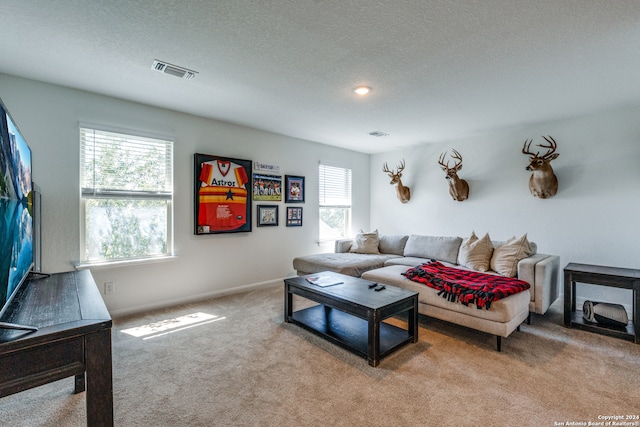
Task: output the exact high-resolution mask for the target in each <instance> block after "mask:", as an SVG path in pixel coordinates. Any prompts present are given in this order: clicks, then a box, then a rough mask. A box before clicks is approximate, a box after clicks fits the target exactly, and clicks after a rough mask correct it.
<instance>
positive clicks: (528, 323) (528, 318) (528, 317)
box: [527, 312, 531, 325]
mask: <svg viewBox="0 0 640 427" xmlns="http://www.w3.org/2000/svg"><path fill="white" fill-rule="evenodd" d="M530 324H531V312H529V315H528V316H527V325H530Z"/></svg>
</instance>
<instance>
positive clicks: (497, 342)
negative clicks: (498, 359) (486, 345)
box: [496, 335, 502, 351]
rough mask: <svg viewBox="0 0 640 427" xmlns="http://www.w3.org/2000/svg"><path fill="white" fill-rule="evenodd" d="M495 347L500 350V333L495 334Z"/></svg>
mask: <svg viewBox="0 0 640 427" xmlns="http://www.w3.org/2000/svg"><path fill="white" fill-rule="evenodd" d="M496 349H497V350H498V351H502V337H501V336H500V335H496Z"/></svg>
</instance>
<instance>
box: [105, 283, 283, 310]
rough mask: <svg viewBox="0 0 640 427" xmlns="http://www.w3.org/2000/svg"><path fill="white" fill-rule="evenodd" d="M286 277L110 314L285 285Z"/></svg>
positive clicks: (139, 306)
mask: <svg viewBox="0 0 640 427" xmlns="http://www.w3.org/2000/svg"><path fill="white" fill-rule="evenodd" d="M284 279H285V278H280V279H273V280H267V281H264V282H258V283H250V284H248V285H242V286H237V287H235V288H230V289H220V290H217V291H211V292H206V293H204V294H198V295H191V296H188V297H184V298H178V299H172V300H169V301H160V302H155V303H151V304H144V305H137V306H134V307H127V308H124V309H121V310H113V311H109V314H111V317H112V318H117V317H122V316H127V315H130V314H137V313H142V312H145V311H150V310H157V309H161V308H167V307H172V306H176V305H181V304H189V303H193V302H198V301H203V300H206V299H211V298H218V297H222V296H225V295H232V294H237V293H240V292H247V291H251V290H254V289H259V288H264V287H267V286H275V285H277V284H279V285H282V286H284V284H283V283H284Z"/></svg>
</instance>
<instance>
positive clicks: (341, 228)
mask: <svg viewBox="0 0 640 427" xmlns="http://www.w3.org/2000/svg"><path fill="white" fill-rule="evenodd" d="M318 172H319V180H318V182H319V187H320V240H321V241H322V240H336V239H340V238H344V237H347V235H348V232H349V229H350V228H351V169H344V168H338V167H334V166H327V165H320V166H319V168H318Z"/></svg>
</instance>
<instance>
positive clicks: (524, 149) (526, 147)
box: [522, 135, 558, 160]
mask: <svg viewBox="0 0 640 427" xmlns="http://www.w3.org/2000/svg"><path fill="white" fill-rule="evenodd" d="M543 138H544V140H545V141H547V142H548V143H549V145H544V144H538V147H540V148H548V150H547V152H546V153H545V154H543V155H542V156H541V155H540V152H539V151H538V152H536V153H532V152H531V151H529V148H530V147H531V143H532V142H533V139H530V140H528V141H525V142H524V146H523V147H522V153H523V154H528V155H530V156H533V157H534V158H539V159H542V160H549V159H551V157H553V153H555V151H556V148H557V147H558V144H557V143H556V141H555V140H554V139H553V138H552V137H551V135H549V136H543Z"/></svg>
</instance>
